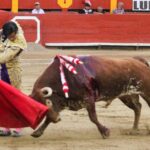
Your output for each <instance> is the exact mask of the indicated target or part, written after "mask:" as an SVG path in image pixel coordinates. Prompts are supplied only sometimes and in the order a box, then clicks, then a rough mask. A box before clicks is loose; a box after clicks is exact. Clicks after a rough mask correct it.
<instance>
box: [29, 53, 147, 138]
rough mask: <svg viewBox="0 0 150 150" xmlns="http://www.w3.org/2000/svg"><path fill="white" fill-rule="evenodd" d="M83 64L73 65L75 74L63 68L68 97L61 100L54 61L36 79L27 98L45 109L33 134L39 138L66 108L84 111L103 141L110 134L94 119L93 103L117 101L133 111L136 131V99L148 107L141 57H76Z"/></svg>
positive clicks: (145, 74) (144, 63) (137, 107)
mask: <svg viewBox="0 0 150 150" xmlns="http://www.w3.org/2000/svg"><path fill="white" fill-rule="evenodd" d="M80 60H82V61H83V62H84V64H83V65H79V66H75V67H76V69H77V71H78V74H77V75H73V74H72V73H70V72H69V71H68V70H67V69H64V72H65V76H66V79H67V82H68V84H69V89H70V90H69V98H68V99H67V98H65V96H64V93H63V91H62V83H61V80H60V71H59V65H60V62H59V60H58V59H57V58H55V59H54V61H53V62H52V64H51V65H49V66H48V68H47V69H46V70H45V71H44V73H43V74H42V75H41V76H40V77H39V78H38V79H37V81H36V83H35V85H34V87H33V91H32V93H31V97H32V98H34V99H35V100H37V101H39V102H41V103H43V104H46V105H48V106H49V113H48V114H47V117H46V119H45V122H44V123H43V124H42V125H41V126H40V127H39V128H38V129H37V130H36V131H34V132H33V134H32V136H33V137H39V136H41V135H42V134H43V132H44V130H45V129H46V127H47V126H48V124H49V123H50V122H53V123H56V122H58V121H59V120H60V118H59V112H60V111H61V110H63V109H65V108H66V107H68V108H69V109H70V110H74V111H77V110H79V109H81V108H84V107H85V108H86V109H87V111H88V115H89V118H90V120H91V121H92V122H93V123H95V124H96V126H97V128H98V130H99V132H100V133H101V135H102V137H103V138H106V137H108V136H109V134H110V131H109V129H108V128H106V127H105V126H103V125H102V124H101V123H100V122H99V121H98V119H97V115H96V110H95V102H97V101H106V102H107V105H109V104H110V102H111V101H112V100H113V99H115V98H119V99H120V100H121V101H122V102H123V103H124V104H125V105H126V106H128V107H129V108H131V109H133V110H134V113H135V119H134V125H133V129H137V128H138V123H139V118H140V112H141V104H140V103H139V96H142V97H143V99H144V100H145V101H146V102H147V103H148V105H149V106H150V68H149V66H148V63H147V62H146V61H145V60H144V59H142V58H128V59H112V58H105V57H100V56H85V57H80Z"/></svg>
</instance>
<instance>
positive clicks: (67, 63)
mask: <svg viewBox="0 0 150 150" xmlns="http://www.w3.org/2000/svg"><path fill="white" fill-rule="evenodd" d="M57 57H58V59H59V61H60V66H59V69H60V78H61V82H62V86H63V87H62V89H63V92H64V94H65V97H66V98H68V97H69V94H68V93H69V86H68V83H67V80H66V78H65V74H64V70H63V66H64V67H66V69H67V70H69V71H70V72H71V73H73V74H77V71H76V69H75V67H73V66H72V65H71V63H73V64H76V65H79V64H83V62H82V61H80V60H79V59H78V58H73V57H70V56H63V55H57Z"/></svg>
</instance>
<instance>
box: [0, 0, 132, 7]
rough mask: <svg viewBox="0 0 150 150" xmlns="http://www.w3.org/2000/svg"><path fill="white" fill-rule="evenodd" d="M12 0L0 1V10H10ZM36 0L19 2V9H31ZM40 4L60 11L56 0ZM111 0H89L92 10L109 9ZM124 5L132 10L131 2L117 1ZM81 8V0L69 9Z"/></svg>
mask: <svg viewBox="0 0 150 150" xmlns="http://www.w3.org/2000/svg"><path fill="white" fill-rule="evenodd" d="M11 1H12V0H0V9H11ZM35 1H37V0H19V9H33V7H34V2H35ZM38 1H39V2H40V3H41V7H42V8H43V9H61V8H60V7H59V6H58V5H57V0H38ZM110 1H111V0H91V2H92V8H93V9H95V8H97V6H102V7H103V8H104V9H110ZM118 1H123V2H124V3H125V9H132V0H118ZM81 8H83V0H73V5H72V6H71V7H70V9H81Z"/></svg>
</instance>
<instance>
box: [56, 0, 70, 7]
mask: <svg viewBox="0 0 150 150" xmlns="http://www.w3.org/2000/svg"><path fill="white" fill-rule="evenodd" d="M72 3H73V0H57V4H58V5H59V6H60V7H61V8H63V9H65V8H69V7H70V6H71V5H72Z"/></svg>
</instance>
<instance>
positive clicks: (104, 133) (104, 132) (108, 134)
mask: <svg viewBox="0 0 150 150" xmlns="http://www.w3.org/2000/svg"><path fill="white" fill-rule="evenodd" d="M101 134H102V137H103V139H107V138H108V137H109V136H110V130H109V129H108V128H106V127H104V128H103V130H102V132H101Z"/></svg>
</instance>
